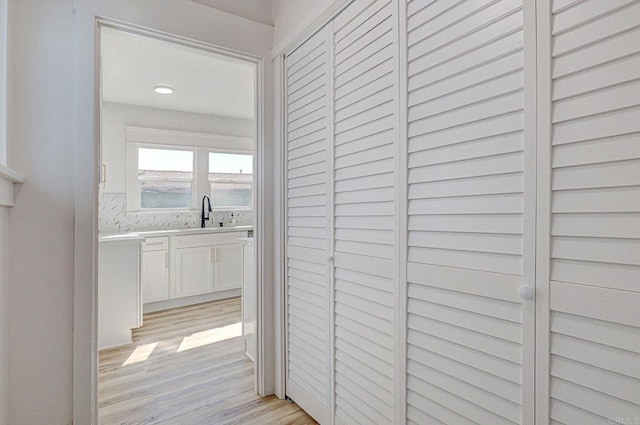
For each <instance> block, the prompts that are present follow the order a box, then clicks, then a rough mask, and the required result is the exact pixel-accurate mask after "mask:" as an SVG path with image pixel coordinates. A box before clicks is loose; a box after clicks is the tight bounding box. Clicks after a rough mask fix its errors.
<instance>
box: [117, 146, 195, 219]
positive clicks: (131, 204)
mask: <svg viewBox="0 0 640 425" xmlns="http://www.w3.org/2000/svg"><path fill="white" fill-rule="evenodd" d="M139 149H158V150H168V151H186V152H192V154H193V159H192V160H193V177H192V178H191V180H188V179H141V178H140V177H138V171H139V169H138V151H139ZM127 150H128V152H127V153H128V154H127V182H126V186H127V187H126V191H127V193H126V198H127V212H171V211H194V210H195V209H196V208H197V175H198V161H197V148H195V147H187V146H170V145H154V144H149V143H129V144H128V145H127ZM144 181H166V182H180V183H185V182H189V183H190V184H191V199H190V200H189V206H188V207H178V208H143V207H142V183H143V182H144Z"/></svg>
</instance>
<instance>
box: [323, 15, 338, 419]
mask: <svg viewBox="0 0 640 425" xmlns="http://www.w3.org/2000/svg"><path fill="white" fill-rule="evenodd" d="M325 31H327V33H328V34H327V37H326V41H327V65H328V67H329V69H328V71H327V72H328V74H327V75H328V79H329V81H328V87H329V93H328V96H327V102H328V105H327V111H328V117H327V121H328V123H327V127H328V133H329V140H328V142H329V143H328V144H327V145H328V146H327V165H328V167H327V168H328V170H327V180H328V181H327V197H328V198H329V199H328V204H327V210H328V211H329V214H327V226H328V228H327V229H328V231H329V235H328V241H329V258H328V259H327V260H328V261H327V263H328V265H329V270H328V274H327V276H328V278H329V279H328V281H327V289H328V291H329V294H328V297H327V299H328V301H329V362H328V365H327V366H328V368H329V374H328V376H329V388H328V390H329V394H328V400H327V406H328V407H329V424H331V425H334V424H335V418H336V336H335V333H336V324H335V321H336V320H335V319H336V313H335V310H336V300H335V298H336V289H335V288H336V277H335V262H334V261H333V258H334V257H335V255H336V253H335V245H336V244H335V237H336V235H335V233H336V229H335V215H336V209H335V196H336V182H335V168H336V158H335V157H336V156H335V143H336V136H335V106H336V103H335V78H334V74H335V46H334V43H335V40H334V39H335V34H334V21H333V20H331V21H330V22H329V23H327V25H326V30H325Z"/></svg>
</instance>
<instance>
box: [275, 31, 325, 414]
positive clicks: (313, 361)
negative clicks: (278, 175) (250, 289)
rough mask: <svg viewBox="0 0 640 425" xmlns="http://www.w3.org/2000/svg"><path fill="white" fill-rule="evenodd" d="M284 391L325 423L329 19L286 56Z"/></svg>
mask: <svg viewBox="0 0 640 425" xmlns="http://www.w3.org/2000/svg"><path fill="white" fill-rule="evenodd" d="M285 69H286V119H287V123H286V152H287V162H286V164H287V172H286V174H287V181H286V184H287V192H286V193H287V200H286V202H287V209H286V210H287V291H286V292H287V305H286V309H287V353H286V354H287V371H286V372H287V382H286V384H287V395H288V396H289V397H291V398H292V399H293V400H295V401H296V402H297V403H298V404H299V405H300V406H301V407H302V408H303V409H305V410H306V411H307V412H309V413H310V414H311V415H312V416H313V417H314V418H316V420H318V421H319V422H321V423H328V420H329V406H330V402H331V399H330V385H331V381H330V376H331V361H330V335H331V332H330V331H331V329H330V322H331V320H332V317H331V309H330V308H329V307H330V299H331V286H332V285H331V282H330V270H331V269H330V262H329V257H330V254H329V252H330V239H331V232H330V228H331V225H330V220H329V215H330V214H331V209H330V207H329V205H330V203H331V196H332V193H331V186H330V184H329V181H328V178H329V169H330V160H329V151H330V145H329V144H330V143H331V123H330V115H331V112H330V84H329V78H330V64H329V38H328V29H327V28H326V27H325V28H324V29H322V30H321V31H319V32H318V33H316V34H315V35H314V36H313V37H311V38H310V39H309V40H308V41H307V42H306V43H304V44H303V45H302V46H300V47H299V48H298V49H297V50H296V51H294V52H293V53H292V54H290V55H289V56H288V57H287V58H286V61H285Z"/></svg>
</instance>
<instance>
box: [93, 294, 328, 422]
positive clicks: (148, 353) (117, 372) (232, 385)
mask: <svg viewBox="0 0 640 425" xmlns="http://www.w3.org/2000/svg"><path fill="white" fill-rule="evenodd" d="M240 308H241V305H240V299H239V298H233V299H229V300H222V301H215V302H211V303H205V304H198V305H195V306H189V307H184V308H179V309H173V310H167V311H164V312H158V313H151V314H146V315H145V316H144V326H143V327H142V328H140V329H137V330H135V331H134V334H133V339H134V343H133V345H127V346H124V347H119V348H115V349H111V350H104V351H101V352H100V368H99V410H98V412H99V413H98V415H99V424H100V425H134V424H135V425H143V424H145V425H146V424H163V425H200V424H207V425H209V424H216V425H217V424H243V425H244V424H255V425H263V424H282V425H284V424H296V425H303V424H315V423H316V422H315V421H314V420H313V419H311V418H310V417H309V416H308V415H307V414H306V413H305V412H304V411H303V410H301V409H300V408H299V407H298V406H297V405H295V404H292V403H289V402H287V401H283V400H279V399H278V398H276V397H273V396H272V397H267V398H260V397H258V396H257V395H256V394H255V393H254V391H253V363H252V362H251V361H250V360H248V359H247V358H245V356H244V353H243V351H244V341H243V339H242V336H240V334H239V333H240V320H241V312H240Z"/></svg>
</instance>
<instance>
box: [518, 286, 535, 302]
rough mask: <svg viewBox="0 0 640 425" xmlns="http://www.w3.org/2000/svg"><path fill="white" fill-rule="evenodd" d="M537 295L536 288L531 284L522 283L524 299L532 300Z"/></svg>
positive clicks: (521, 290)
mask: <svg viewBox="0 0 640 425" xmlns="http://www.w3.org/2000/svg"><path fill="white" fill-rule="evenodd" d="M535 296H536V288H534V287H533V286H531V285H522V286H521V287H520V297H522V299H523V300H532V299H533V298H534V297H535Z"/></svg>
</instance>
